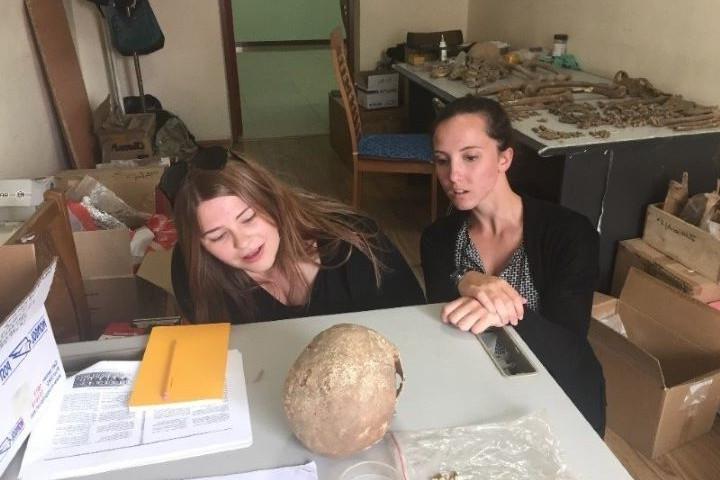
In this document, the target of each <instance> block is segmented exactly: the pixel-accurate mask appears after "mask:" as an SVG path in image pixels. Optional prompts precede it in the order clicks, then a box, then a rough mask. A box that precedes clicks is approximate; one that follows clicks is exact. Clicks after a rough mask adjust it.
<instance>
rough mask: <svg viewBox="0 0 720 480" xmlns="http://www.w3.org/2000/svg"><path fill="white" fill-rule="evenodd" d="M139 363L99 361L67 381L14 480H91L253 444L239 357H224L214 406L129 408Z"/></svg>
mask: <svg viewBox="0 0 720 480" xmlns="http://www.w3.org/2000/svg"><path fill="white" fill-rule="evenodd" d="M139 364H140V362H122V361H103V362H99V363H96V364H95V365H93V366H92V367H90V368H88V369H86V370H83V371H82V372H80V373H78V374H76V375H74V376H73V377H71V378H69V379H68V380H67V382H66V386H65V390H64V392H63V396H62V398H61V399H58V401H56V402H55V403H54V404H53V405H52V408H49V409H48V412H47V417H45V416H44V415H45V414H43V420H42V426H38V428H37V430H36V431H35V432H33V435H31V436H30V440H29V442H28V446H27V448H26V451H25V457H24V458H23V463H22V467H21V470H20V478H22V479H26V480H31V479H48V480H51V479H60V478H68V477H74V476H80V475H90V474H94V473H99V472H104V471H109V470H117V469H122V468H128V467H134V466H139V465H147V464H151V463H158V462H167V461H172V460H178V459H182V458H188V457H192V456H199V455H205V454H209V453H216V452H221V451H226V450H233V449H238V448H244V447H248V446H250V445H251V444H252V431H251V427H250V413H249V408H248V401H247V392H246V387H245V377H244V374H243V365H242V356H241V354H240V352H238V351H237V350H232V351H230V352H228V358H227V381H226V391H225V399H224V401H223V402H221V403H217V404H213V405H197V406H187V405H185V406H182V407H167V408H156V409H151V410H136V411H131V410H129V409H128V398H129V396H130V392H131V390H132V386H133V382H134V378H135V375H136V373H137V370H138V366H139Z"/></svg>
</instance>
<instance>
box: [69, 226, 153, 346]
mask: <svg viewBox="0 0 720 480" xmlns="http://www.w3.org/2000/svg"><path fill="white" fill-rule="evenodd" d="M73 239H74V240H75V249H76V250H77V255H78V263H79V264H80V273H81V275H82V278H83V285H84V287H85V296H86V298H87V302H88V307H89V308H90V324H91V326H92V331H93V336H97V335H96V334H97V332H102V331H103V330H104V328H105V326H106V325H107V324H108V323H112V322H128V321H130V320H132V319H133V318H135V317H136V316H137V314H138V311H139V305H138V294H137V283H136V281H135V275H134V273H133V259H132V256H131V255H130V231H129V230H124V229H115V230H97V231H92V232H75V233H73Z"/></svg>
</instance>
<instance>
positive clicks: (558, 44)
mask: <svg viewBox="0 0 720 480" xmlns="http://www.w3.org/2000/svg"><path fill="white" fill-rule="evenodd" d="M567 42H568V36H567V34H564V33H556V34H555V36H554V37H553V49H552V56H553V57H562V56H563V55H565V53H567Z"/></svg>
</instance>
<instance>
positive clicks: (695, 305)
mask: <svg viewBox="0 0 720 480" xmlns="http://www.w3.org/2000/svg"><path fill="white" fill-rule="evenodd" d="M718 280H720V241H718V240H717V239H715V238H713V237H712V236H711V235H710V234H709V233H708V232H705V231H704V230H701V229H699V228H698V227H696V226H694V225H691V224H689V223H687V222H685V221H683V220H682V219H680V218H678V217H676V216H674V215H671V214H669V213H667V212H665V211H663V210H662V206H661V205H650V206H649V207H648V212H647V217H646V223H645V231H644V233H643V238H642V239H632V240H626V241H623V242H621V243H620V245H619V248H618V253H617V257H616V261H615V271H614V275H613V282H612V294H613V295H615V296H619V299H616V298H612V297H607V296H601V295H596V298H595V302H594V305H593V321H592V322H591V327H590V332H589V339H590V342H591V344H592V346H593V348H594V350H595V353H596V354H597V356H598V359H599V360H600V362H601V363H602V365H603V371H604V374H605V379H606V389H607V425H608V427H609V428H611V429H612V430H613V431H615V432H616V433H618V434H619V435H620V436H621V437H623V438H624V439H625V440H626V441H627V442H628V443H629V444H630V445H632V446H633V447H634V448H636V449H637V450H639V451H640V452H642V453H644V454H645V455H647V456H649V457H652V458H655V457H657V456H660V455H662V454H664V453H666V452H668V451H670V450H672V449H673V448H675V447H678V446H680V445H682V444H684V443H686V442H688V441H690V440H692V439H694V438H696V437H698V436H699V435H702V434H704V433H706V432H708V431H709V430H710V429H711V428H712V425H713V422H714V420H715V414H716V412H717V411H718V407H719V406H720V311H719V310H717V309H715V308H713V307H712V306H710V305H708V304H711V305H712V304H713V303H714V302H718V301H720V285H718V283H717V282H718Z"/></svg>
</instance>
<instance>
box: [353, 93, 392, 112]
mask: <svg viewBox="0 0 720 480" xmlns="http://www.w3.org/2000/svg"><path fill="white" fill-rule="evenodd" d="M357 96H358V103H359V104H360V105H361V106H362V107H363V108H366V109H368V110H374V109H376V108H389V107H397V106H398V92H397V90H383V91H379V92H375V91H369V90H363V89H362V88H358V89H357Z"/></svg>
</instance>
